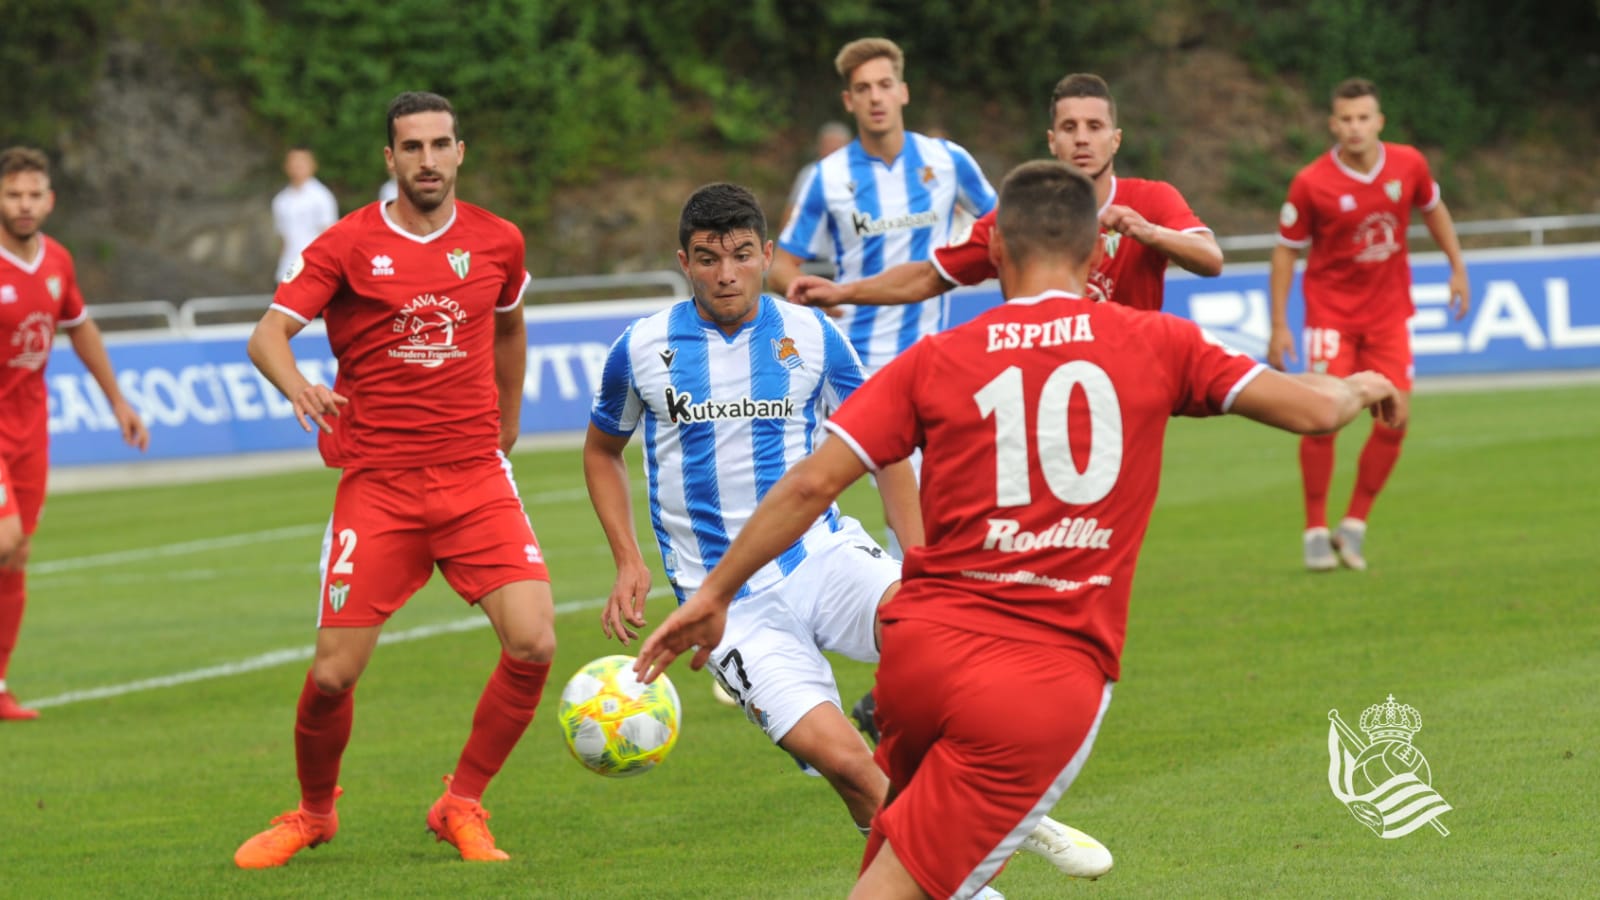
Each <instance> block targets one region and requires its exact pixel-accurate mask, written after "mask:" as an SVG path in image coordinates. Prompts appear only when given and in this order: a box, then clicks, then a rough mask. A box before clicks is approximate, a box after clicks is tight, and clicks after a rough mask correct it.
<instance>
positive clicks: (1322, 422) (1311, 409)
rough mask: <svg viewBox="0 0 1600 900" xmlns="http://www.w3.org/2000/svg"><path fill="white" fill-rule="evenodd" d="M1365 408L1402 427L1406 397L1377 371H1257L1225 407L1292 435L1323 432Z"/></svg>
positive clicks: (1332, 429) (1340, 425) (1347, 422)
mask: <svg viewBox="0 0 1600 900" xmlns="http://www.w3.org/2000/svg"><path fill="white" fill-rule="evenodd" d="M1364 409H1372V410H1373V414H1374V415H1377V416H1379V417H1380V418H1382V419H1383V421H1384V423H1385V424H1387V425H1388V426H1390V427H1391V428H1404V427H1405V422H1406V415H1407V410H1406V403H1405V396H1404V395H1403V394H1402V393H1400V391H1398V390H1397V389H1396V388H1395V386H1394V385H1393V384H1391V383H1390V382H1389V379H1387V378H1385V377H1383V376H1382V375H1379V374H1378V373H1376V372H1357V373H1356V374H1354V375H1351V376H1349V377H1346V378H1336V377H1334V376H1332V375H1318V374H1316V373H1311V372H1307V373H1301V374H1297V375H1285V374H1282V373H1280V372H1273V371H1270V370H1266V371H1262V372H1261V373H1260V374H1258V375H1257V376H1256V377H1255V378H1253V379H1251V380H1250V383H1249V384H1247V385H1245V386H1244V389H1243V390H1241V391H1240V392H1239V396H1238V397H1236V398H1234V401H1233V406H1232V407H1231V408H1230V409H1229V412H1232V413H1236V414H1238V415H1241V416H1244V417H1246V418H1249V419H1254V420H1255V421H1257V422H1261V423H1262V424H1265V425H1271V426H1273V427H1275V428H1282V429H1283V430H1285V431H1292V432H1294V433H1295V434H1328V433H1330V432H1334V431H1338V430H1339V429H1340V428H1343V427H1344V426H1345V425H1347V424H1349V423H1350V421H1351V420H1352V419H1354V418H1355V417H1356V416H1358V415H1360V414H1361V411H1362V410H1364Z"/></svg>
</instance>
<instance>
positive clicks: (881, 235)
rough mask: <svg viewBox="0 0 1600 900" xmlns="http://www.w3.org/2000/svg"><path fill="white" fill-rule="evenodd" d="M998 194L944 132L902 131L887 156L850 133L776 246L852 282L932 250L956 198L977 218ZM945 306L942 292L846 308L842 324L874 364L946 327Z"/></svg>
mask: <svg viewBox="0 0 1600 900" xmlns="http://www.w3.org/2000/svg"><path fill="white" fill-rule="evenodd" d="M995 200H996V197H995V192H994V188H993V187H990V186H989V182H988V180H987V179H985V178H984V177H983V172H982V171H981V170H980V169H979V168H978V164H977V163H976V162H974V161H973V159H972V155H971V154H969V153H967V151H966V150H963V149H962V148H961V147H960V146H959V145H957V144H954V143H951V142H950V141H947V140H943V139H941V138H930V137H927V136H924V135H921V134H917V133H915V132H910V131H908V132H906V142H905V147H904V148H903V149H902V150H901V151H900V156H899V157H898V158H896V159H895V160H893V161H892V162H885V161H884V160H881V159H878V158H877V157H875V156H871V155H869V154H868V153H867V151H866V150H865V149H864V148H862V146H861V141H860V140H854V141H851V142H850V143H849V144H848V145H847V146H845V147H843V148H842V149H840V150H837V151H835V152H833V153H831V154H829V155H828V156H827V157H826V158H824V159H823V160H822V161H821V162H819V163H817V167H816V171H815V172H813V173H812V176H811V180H810V182H809V183H808V184H807V185H806V186H805V187H803V188H802V189H801V192H800V200H799V203H798V205H797V206H796V207H795V211H794V215H793V216H792V217H791V218H790V219H789V221H788V222H787V223H785V225H784V228H783V234H782V235H781V236H780V237H779V238H778V246H779V247H782V248H783V249H784V250H786V251H788V252H789V253H792V254H794V255H795V256H798V257H800V258H801V259H827V260H830V261H831V262H832V263H833V266H834V271H835V278H836V279H837V280H839V281H855V280H857V279H861V278H866V277H868V276H871V275H876V274H878V273H879V272H882V271H883V270H884V269H887V268H890V267H891V266H897V265H899V264H901V263H906V262H920V261H922V260H925V259H929V258H930V257H931V256H932V255H933V251H934V249H935V248H938V247H943V246H944V245H945V244H948V243H950V239H951V238H952V237H953V235H952V234H951V233H950V229H951V220H952V219H953V218H954V216H955V212H956V209H957V208H958V207H959V208H961V209H964V210H966V211H967V212H968V213H969V214H971V216H972V217H973V218H977V217H978V216H981V215H983V214H984V213H987V212H988V211H989V210H991V209H993V208H994V205H995ZM945 305H946V303H945V298H944V296H943V295H940V296H938V297H933V298H930V299H928V300H924V301H922V302H920V303H913V304H908V305H905V306H857V307H854V308H850V307H845V310H846V312H845V315H844V317H843V318H841V319H839V327H840V328H841V329H842V330H843V331H844V333H845V334H846V335H847V336H848V337H849V338H850V344H851V346H853V347H855V349H856V353H858V354H860V356H861V361H862V364H863V366H864V367H865V369H866V371H867V372H869V373H870V372H876V371H877V370H878V369H880V368H882V367H883V366H884V365H885V364H886V363H888V362H889V360H891V359H893V358H894V357H895V356H896V355H897V354H899V353H900V352H901V351H903V350H905V349H906V348H907V347H909V346H911V345H912V344H914V343H916V342H917V340H918V339H919V338H921V337H922V336H923V335H928V334H933V333H935V332H937V331H939V330H940V329H942V328H943V327H944V324H945Z"/></svg>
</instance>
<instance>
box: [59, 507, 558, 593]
mask: <svg viewBox="0 0 1600 900" xmlns="http://www.w3.org/2000/svg"><path fill="white" fill-rule="evenodd" d="M588 496H589V494H588V492H587V491H585V490H579V489H576V488H569V489H566V490H560V491H545V492H543V493H539V494H529V495H528V496H527V497H524V498H523V503H524V504H529V503H553V502H560V501H570V500H580V499H583V498H585V497H588ZM327 530H328V525H327V523H326V522H322V523H318V524H316V525H289V526H286V527H283V528H269V529H267V530H265V531H249V532H245V533H243V534H228V535H223V536H221V537H212V538H201V539H199V540H194V541H179V542H177V543H174V544H162V545H159V546H156V547H141V548H139V549H136V550H115V551H112V552H110V553H95V554H92V555H89V556H73V557H68V558H66V559H53V560H46V561H44V562H36V563H32V564H30V565H29V566H28V574H29V575H52V574H55V573H56V572H76V571H79V570H81V569H94V568H99V567H102V566H115V565H119V564H121V563H126V562H138V561H140V560H145V559H150V558H152V557H169V556H186V555H188V554H190V553H206V552H208V551H211V550H226V549H229V548H231V547H243V546H248V545H250V544H254V543H264V542H267V541H279V540H289V539H291V538H303V537H311V536H313V535H319V534H323V533H324V532H326V531H327Z"/></svg>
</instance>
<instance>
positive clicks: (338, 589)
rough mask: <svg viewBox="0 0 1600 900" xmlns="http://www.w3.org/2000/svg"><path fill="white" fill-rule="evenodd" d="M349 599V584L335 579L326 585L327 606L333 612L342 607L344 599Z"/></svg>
mask: <svg viewBox="0 0 1600 900" xmlns="http://www.w3.org/2000/svg"><path fill="white" fill-rule="evenodd" d="M349 599H350V585H348V584H345V583H344V582H343V581H335V582H334V583H333V584H330V585H328V606H329V608H331V609H332V610H333V611H334V613H335V614H337V613H338V612H339V610H341V609H344V604H345V601H346V600H349Z"/></svg>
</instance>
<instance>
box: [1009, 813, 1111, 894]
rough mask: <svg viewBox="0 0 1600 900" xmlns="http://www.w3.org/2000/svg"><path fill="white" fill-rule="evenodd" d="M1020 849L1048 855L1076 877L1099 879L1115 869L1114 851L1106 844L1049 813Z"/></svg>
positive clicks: (1067, 872) (1057, 864)
mask: <svg viewBox="0 0 1600 900" xmlns="http://www.w3.org/2000/svg"><path fill="white" fill-rule="evenodd" d="M1020 849H1021V850H1026V851H1028V852H1029V853H1033V854H1036V855H1038V856H1042V857H1044V858H1045V859H1047V860H1049V861H1050V864H1051V865H1053V866H1055V867H1056V868H1057V869H1059V870H1061V873H1062V874H1063V875H1070V876H1072V877H1073V878H1091V879H1092V878H1099V877H1100V876H1101V875H1104V874H1106V873H1107V872H1109V871H1111V851H1110V850H1107V849H1106V845H1105V844H1102V843H1100V842H1099V841H1097V840H1095V839H1094V838H1092V837H1090V836H1088V835H1087V834H1084V833H1083V832H1081V831H1079V830H1078V829H1076V828H1073V827H1071V826H1068V825H1063V824H1061V823H1060V822H1057V821H1056V820H1055V819H1052V818H1050V817H1049V816H1045V817H1044V818H1042V819H1040V820H1039V824H1038V826H1037V827H1035V828H1034V829H1033V834H1030V835H1028V836H1027V837H1025V838H1023V839H1022V847H1021V848H1020Z"/></svg>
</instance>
